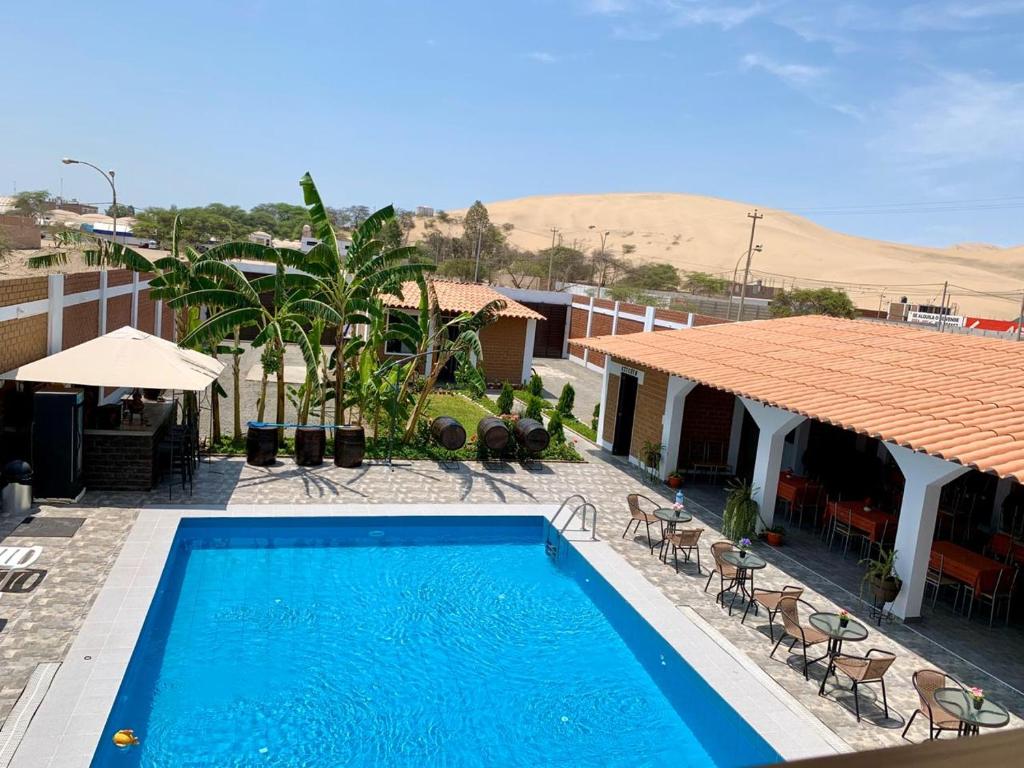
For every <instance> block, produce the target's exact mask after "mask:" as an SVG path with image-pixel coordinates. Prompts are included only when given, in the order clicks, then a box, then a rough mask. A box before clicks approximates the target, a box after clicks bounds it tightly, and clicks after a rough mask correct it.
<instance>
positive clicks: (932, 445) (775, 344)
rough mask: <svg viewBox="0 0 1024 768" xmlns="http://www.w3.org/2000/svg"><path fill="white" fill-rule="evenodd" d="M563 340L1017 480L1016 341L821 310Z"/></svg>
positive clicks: (1020, 437)
mask: <svg viewBox="0 0 1024 768" xmlns="http://www.w3.org/2000/svg"><path fill="white" fill-rule="evenodd" d="M573 343H574V344H580V345H581V346H584V347H587V348H589V349H592V350H595V351H598V352H604V353H607V354H609V355H611V356H612V357H614V358H615V359H617V360H621V361H623V362H627V363H633V364H636V365H642V366H644V367H647V368H652V369H654V370H658V371H663V372H665V373H670V374H675V375H677V376H681V377H683V378H687V379H691V380H693V381H697V382H699V383H701V384H706V385H708V386H710V387H714V388H716V389H722V390H726V391H728V392H732V393H734V394H736V395H742V396H743V397H748V398H751V399H754V400H758V401H761V402H763V403H766V404H768V405H773V406H777V407H779V408H784V409H786V410H789V411H793V412H795V413H799V414H803V415H804V416H807V417H809V418H813V419H817V420H819V421H823V422H826V423H828V424H835V425H837V426H840V427H842V428H844V429H849V430H852V431H855V432H860V433H863V434H866V435H870V436H872V437H877V438H880V439H882V440H887V441H890V442H893V443H896V444H898V445H902V446H906V447H908V448H912V449H914V450H918V451H924V452H926V453H929V454H932V455H934V456H938V457H940V458H943V459H948V460H949V461H954V462H958V463H960V464H964V465H966V466H969V467H975V468H977V469H979V470H982V471H984V472H991V473H994V474H996V475H999V476H1000V477H1013V478H1014V479H1016V480H1018V481H1024V344H1021V343H1017V342H1013V341H1005V340H1000V339H992V338H985V337H981V336H970V335H961V334H952V333H945V334H940V333H938V332H936V331H934V330H924V329H918V328H912V327H909V326H907V325H889V324H882V323H869V322H864V321H858V320H840V319H837V318H832V317H822V316H811V317H791V318H783V319H777V320H756V321H751V322H744V323H730V324H727V325H711V326H705V327H702V328H691V329H684V330H678V331H657V332H650V333H634V334H628V335H623V336H600V337H596V338H592V339H586V340H583V339H573Z"/></svg>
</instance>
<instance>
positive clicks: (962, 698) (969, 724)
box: [935, 688, 1010, 738]
mask: <svg viewBox="0 0 1024 768" xmlns="http://www.w3.org/2000/svg"><path fill="white" fill-rule="evenodd" d="M935 701H936V703H937V704H938V705H939V706H940V707H942V708H943V709H944V710H946V711H947V712H949V714H951V715H953V717H956V718H959V720H960V727H959V728H958V729H957V732H956V734H957V738H962V737H964V736H977V735H978V729H979V728H1002V727H1003V726H1004V725H1006V724H1008V723H1009V722H1010V713H1009V712H1007V711H1006V709H1005V708H1004V707H1002V706H1000V705H999V704H996V703H995V702H994V701H989V700H988V699H984V700H983V701H982V702H981V707H980V708H976V707H975V706H974V698H973V697H972V696H971V694H970V693H968V692H967V691H965V690H964V689H963V688H939V689H938V690H937V691H936V692H935Z"/></svg>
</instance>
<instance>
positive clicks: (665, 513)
mask: <svg viewBox="0 0 1024 768" xmlns="http://www.w3.org/2000/svg"><path fill="white" fill-rule="evenodd" d="M654 516H655V517H656V518H658V519H659V520H661V521H662V522H663V523H666V524H667V526H668V527H667V528H666V529H665V536H664V538H662V540H661V542H660V543H659V544H658V547H659V548H660V552H659V554H658V556H659V557H660V558H661V559H662V561H664V562H667V559H668V547H667V546H665V545H666V544H667V543H668V534H670V533H674V532H675V530H676V525H678V524H679V523H688V522H690V521H691V520H693V515H691V514H690V513H689V512H687V511H686V510H685V509H680V510H676V509H674V508H672V507H659V508H658V509H656V510H654Z"/></svg>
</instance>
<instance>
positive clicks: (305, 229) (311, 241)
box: [299, 224, 352, 253]
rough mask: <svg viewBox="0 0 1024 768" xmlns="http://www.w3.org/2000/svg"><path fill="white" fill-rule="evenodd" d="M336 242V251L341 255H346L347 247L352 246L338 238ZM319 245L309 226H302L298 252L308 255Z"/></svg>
mask: <svg viewBox="0 0 1024 768" xmlns="http://www.w3.org/2000/svg"><path fill="white" fill-rule="evenodd" d="M337 240H338V250H339V251H341V252H342V253H348V247H349V246H350V245H352V243H351V242H350V241H348V240H343V239H342V238H340V237H339V238H338V239H337ZM319 244H320V241H319V240H318V239H317V238H315V237H313V230H312V228H311V227H310V226H309V224H303V225H302V237H300V238H299V250H300V251H302V252H303V253H309V252H310V251H311V250H313V247H314V246H316V245H319Z"/></svg>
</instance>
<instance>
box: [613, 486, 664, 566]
mask: <svg viewBox="0 0 1024 768" xmlns="http://www.w3.org/2000/svg"><path fill="white" fill-rule="evenodd" d="M641 500H643V501H644V502H646V503H647V504H649V505H650V506H651V507H653V508H654V509H658V508H660V507H661V506H663V505H662V504H658V503H657V502H655V501H653V500H651V499H649V498H647V497H646V496H644V495H642V494H639V493H631V494H629V495H628V496H626V504H627V506H628V507H629V522H627V523H626V530H624V531H623V532H622V538H626V534H627V533H629V526H631V525H632V526H633V533H636V532H637V531H638V530H639V529H640V523H643V524H644V525H645V526H647V543H648V544H649V545H650V547H651V554H652V555H653V554H654V539H653V538H651V523H657V524H658V525H659V526H660V528H661V541H664V540H665V524H664V523H663V522H662V521H661V520H660V519H659V518H657V517H655V515H654V509H652V510H651V511H650V512H646V511H644V510H643V509H641V507H640V501H641ZM634 523H635V525H634ZM659 543H660V542H659Z"/></svg>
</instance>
